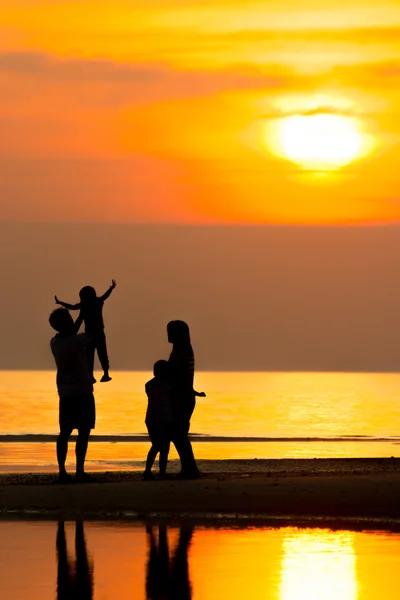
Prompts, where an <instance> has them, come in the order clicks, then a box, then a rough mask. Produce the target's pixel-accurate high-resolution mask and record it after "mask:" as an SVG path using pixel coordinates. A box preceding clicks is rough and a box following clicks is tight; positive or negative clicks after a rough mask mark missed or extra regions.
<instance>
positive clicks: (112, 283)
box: [110, 279, 117, 289]
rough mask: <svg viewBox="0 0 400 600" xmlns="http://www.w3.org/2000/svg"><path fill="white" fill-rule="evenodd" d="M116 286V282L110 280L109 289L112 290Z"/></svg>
mask: <svg viewBox="0 0 400 600" xmlns="http://www.w3.org/2000/svg"><path fill="white" fill-rule="evenodd" d="M116 285H117V282H116V281H115V279H113V280H112V282H111V285H110V288H112V289H114V288H115V287H116Z"/></svg>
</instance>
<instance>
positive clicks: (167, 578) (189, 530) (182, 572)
mask: <svg viewBox="0 0 400 600" xmlns="http://www.w3.org/2000/svg"><path fill="white" fill-rule="evenodd" d="M193 531H194V529H193V527H190V526H189V527H185V528H184V527H181V529H180V532H179V540H178V544H177V546H176V549H175V552H174V554H173V557H172V560H171V562H170V558H169V548H168V537H167V529H166V527H165V525H160V526H159V528H158V544H157V540H156V536H155V534H154V530H153V528H152V527H148V528H147V536H148V552H149V553H148V560H147V573H146V599H147V600H191V598H192V588H191V585H190V578H189V564H188V551H189V547H190V543H191V540H192V536H193Z"/></svg>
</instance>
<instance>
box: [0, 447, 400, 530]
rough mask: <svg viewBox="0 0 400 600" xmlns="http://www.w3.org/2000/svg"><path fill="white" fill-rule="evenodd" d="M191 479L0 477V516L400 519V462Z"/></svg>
mask: <svg viewBox="0 0 400 600" xmlns="http://www.w3.org/2000/svg"><path fill="white" fill-rule="evenodd" d="M200 467H201V469H202V472H203V474H204V475H203V477H202V478H201V479H200V480H196V481H179V480H176V479H173V478H172V479H170V480H167V481H150V482H147V481H146V482H145V481H142V480H141V477H140V475H139V474H138V473H132V472H120V473H116V472H113V473H111V472H110V473H100V474H99V473H96V478H97V479H98V482H95V483H88V484H74V483H72V484H68V485H60V484H58V483H57V482H56V476H55V475H53V474H48V473H47V474H18V475H12V474H8V475H1V476H0V515H1V516H3V517H7V516H10V515H12V514H20V515H21V514H28V515H29V514H31V515H34V514H37V515H40V514H41V515H53V516H61V517H63V518H76V517H77V516H82V517H83V516H85V517H92V518H95V517H107V516H108V517H113V516H120V517H127V518H129V517H131V518H132V517H148V516H152V515H155V514H157V515H166V516H173V517H174V516H175V517H179V516H185V515H186V516H188V515H192V516H196V515H197V516H207V515H208V516H213V515H217V516H218V515H219V516H221V515H228V516H231V517H235V516H246V515H247V516H254V517H255V516H257V517H258V518H262V517H265V518H267V517H293V518H298V519H301V518H305V519H312V518H361V519H362V518H370V519H388V520H392V521H394V522H395V521H396V520H399V522H400V459H313V460H265V461H264V460H263V461H200Z"/></svg>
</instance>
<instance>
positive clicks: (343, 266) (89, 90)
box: [0, 0, 400, 371]
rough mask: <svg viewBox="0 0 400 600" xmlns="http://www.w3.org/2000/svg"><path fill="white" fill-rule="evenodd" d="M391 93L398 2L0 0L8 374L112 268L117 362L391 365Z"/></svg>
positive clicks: (394, 168)
mask: <svg viewBox="0 0 400 600" xmlns="http://www.w3.org/2000/svg"><path fill="white" fill-rule="evenodd" d="M399 106H400V4H399V2H395V1H388V0H380V1H379V2H378V0H363V1H362V0H352V2H344V1H343V2H341V1H339V0H324V1H323V2H322V1H321V0H303V1H302V2H301V3H300V2H298V1H295V0H280V1H279V2H276V1H272V0H263V1H257V0H229V1H226V2H222V1H219V2H218V1H217V0H202V1H200V0H197V1H196V0H195V1H192V2H188V1H187V0H185V1H183V0H153V1H150V0H135V1H128V0H96V1H94V0H75V1H71V0H51V1H50V0H47V1H33V0H2V1H1V3H0V206H1V208H2V210H1V213H0V234H1V235H0V276H1V280H2V294H1V297H0V314H1V315H2V319H1V320H0V368H32V369H34V368H49V367H52V366H53V362H52V358H51V356H50V354H49V350H48V339H49V337H50V335H51V331H50V328H49V326H48V322H47V319H48V314H49V312H50V310H52V309H53V308H54V303H53V297H54V294H58V295H59V296H60V297H63V298H64V299H66V300H67V301H74V299H75V298H77V293H78V290H79V288H80V287H82V286H83V285H88V284H90V285H94V286H95V287H96V289H98V290H102V289H103V288H106V287H107V285H108V284H109V282H110V280H111V279H112V278H116V279H117V280H118V288H117V290H116V292H115V297H113V299H112V301H111V300H110V304H109V305H107V307H106V309H105V312H106V314H105V316H106V331H107V335H108V339H109V344H110V349H111V350H110V353H111V364H112V368H113V369H117V368H124V369H138V368H140V369H148V368H150V367H151V364H152V363H153V361H154V359H157V358H161V357H163V356H167V355H168V351H169V347H168V344H167V343H166V340H165V325H166V323H167V322H168V321H169V320H170V319H175V318H183V319H185V320H187V321H188V322H189V324H190V326H191V329H192V332H193V340H194V344H195V348H196V358H197V359H198V363H197V364H198V367H199V368H201V369H227V370H235V369H238V370H245V369H247V370H254V369H255V370H266V369H279V370H280V369H282V370H285V369H287V370H314V369H316V370H369V371H371V370H372V371H373V370H396V369H398V368H399V367H398V365H399V364H400V355H399V354H398V348H399V343H398V340H399V339H400V325H399V319H398V307H399V306H400V286H399V285H398V282H397V277H398V272H399V268H400V250H399V248H400V227H398V224H400V197H399V189H400V145H399V141H400V118H399ZM227 224H228V225H229V227H225V225H227ZM220 225H223V226H220ZM254 225H258V226H257V227H255V226H254ZM271 225H272V226H271ZM281 225H284V226H285V227H279V226H281ZM287 225H296V226H298V225H300V226H301V227H286V226H287ZM341 225H345V226H346V227H340V226H341ZM349 225H354V227H348V226H349ZM361 225H363V226H365V225H368V226H370V227H361ZM388 225H394V226H392V227H388ZM309 226H310V227H309ZM322 226H323V227H322ZM326 226H330V227H326ZM21 340H23V343H21Z"/></svg>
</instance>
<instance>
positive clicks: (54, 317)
mask: <svg viewBox="0 0 400 600" xmlns="http://www.w3.org/2000/svg"><path fill="white" fill-rule="evenodd" d="M49 323H50V325H51V326H52V328H53V329H55V330H56V331H57V332H58V333H61V334H63V335H68V334H72V333H74V320H73V318H72V317H71V315H70V314H69V312H68V310H67V309H66V308H56V310H53V312H52V313H51V315H50V317H49Z"/></svg>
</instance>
